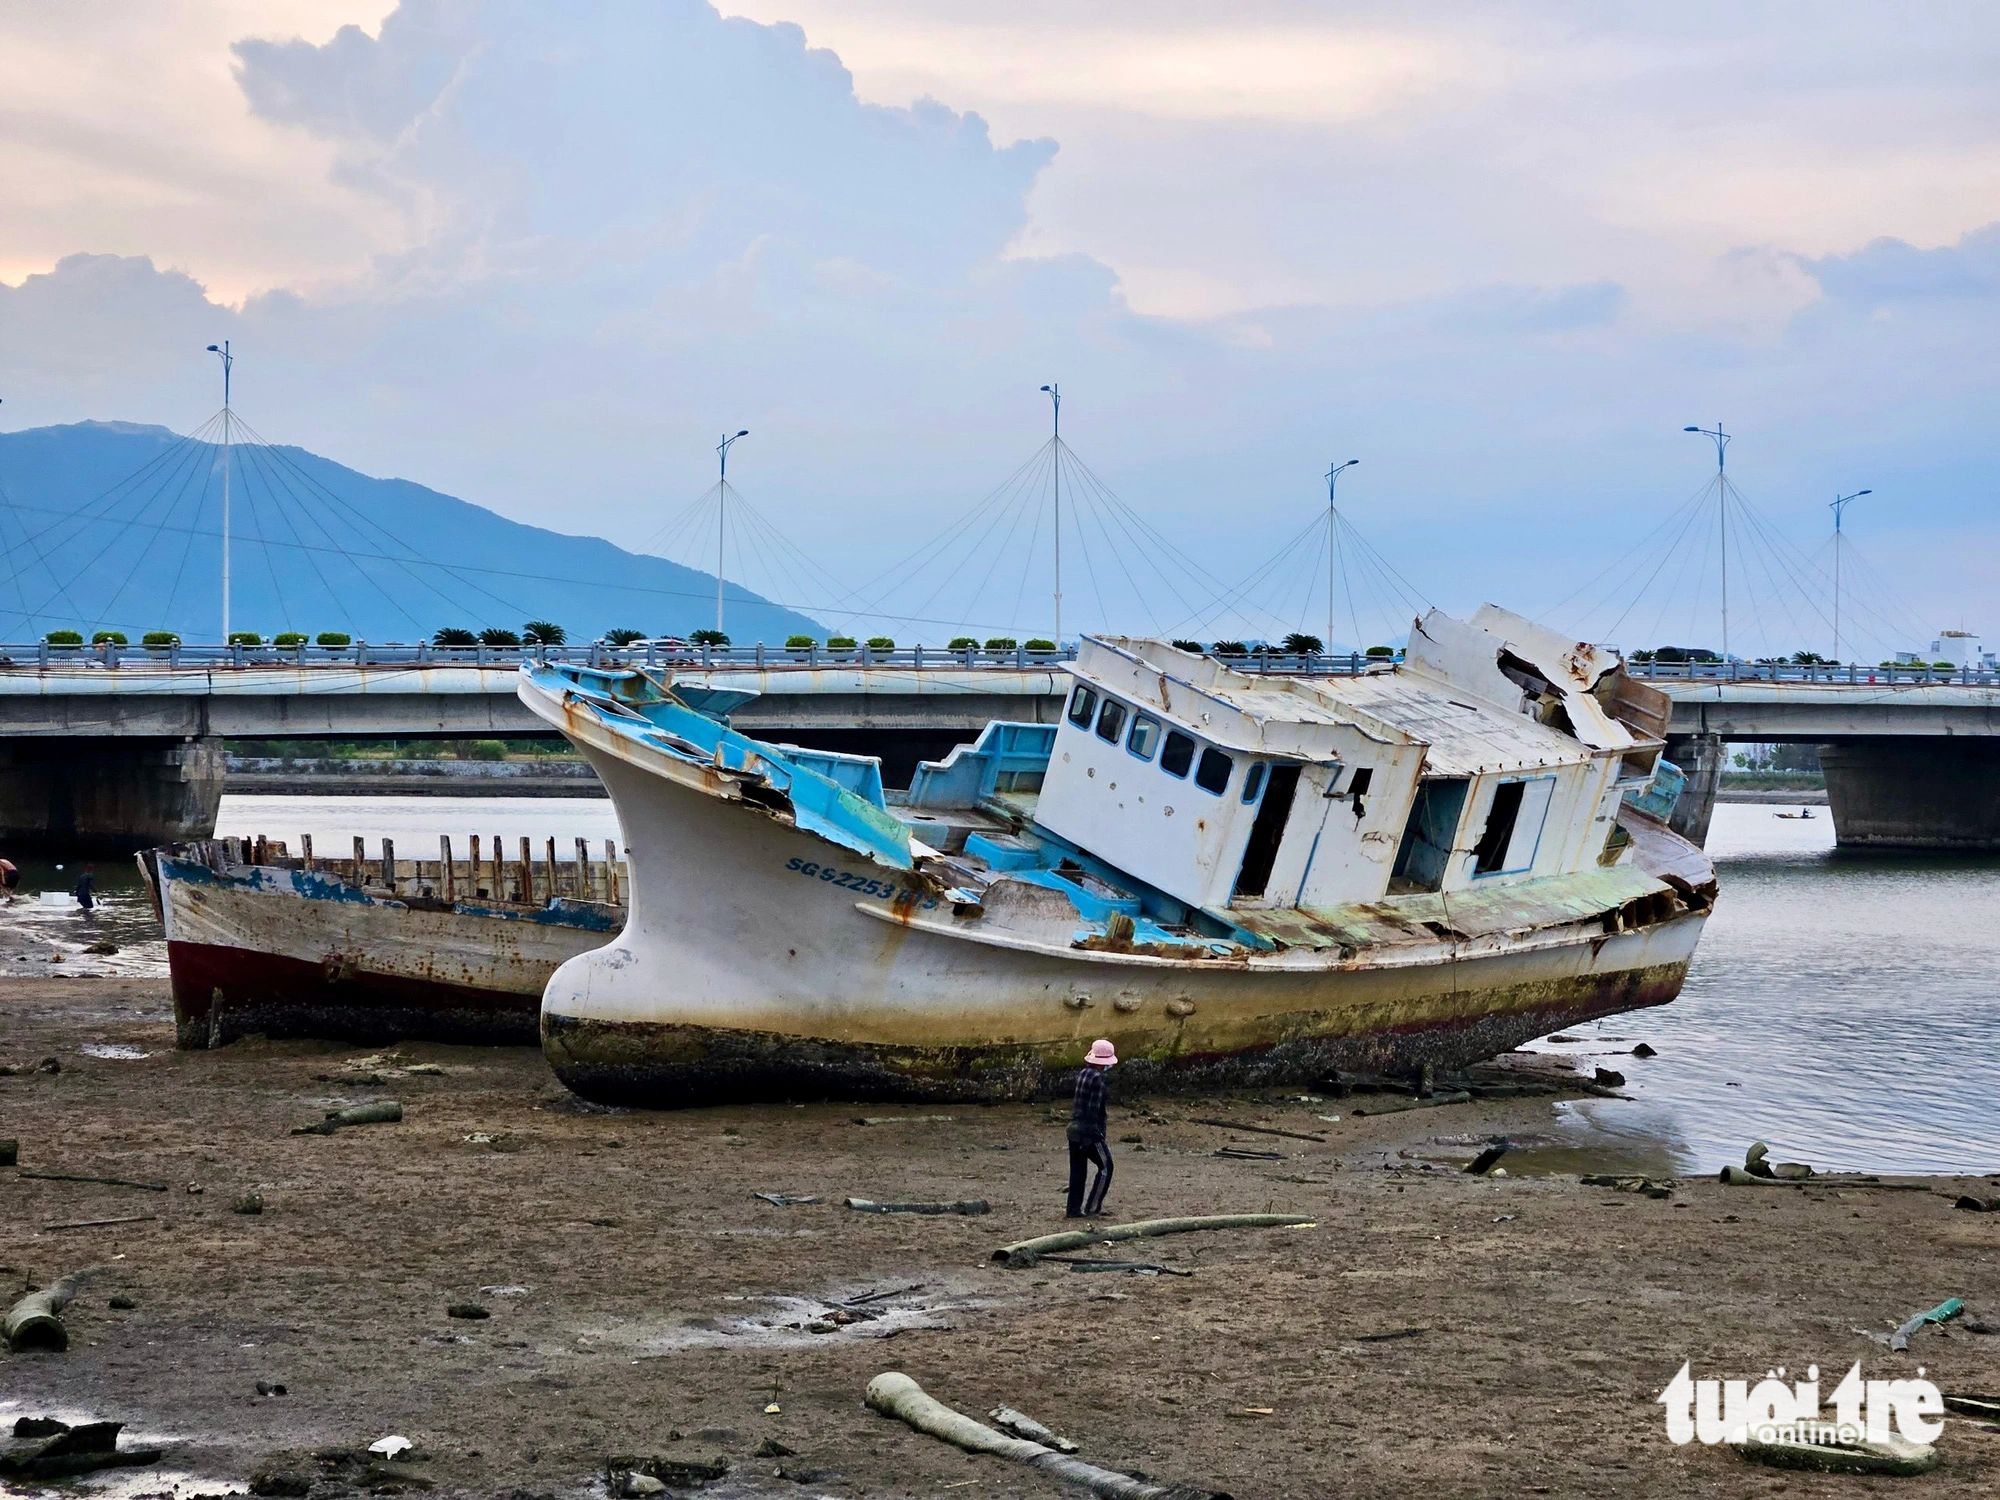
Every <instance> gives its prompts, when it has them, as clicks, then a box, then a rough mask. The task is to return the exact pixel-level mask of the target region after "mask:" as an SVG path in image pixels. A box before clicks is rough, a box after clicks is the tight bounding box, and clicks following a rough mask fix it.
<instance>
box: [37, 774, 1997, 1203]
mask: <svg viewBox="0 0 2000 1500" xmlns="http://www.w3.org/2000/svg"><path fill="white" fill-rule="evenodd" d="M1796 810H1797V809H1793V808H1772V807H1768V806H1723V807H1718V808H1717V809H1716V810H1715V825H1714V828H1713V830H1712V832H1711V834H1710V838H1709V853H1710V854H1711V855H1712V856H1713V857H1714V858H1715V860H1716V866H1717V870H1718V872H1719V874H1720V877H1721V884H1722V895H1721V899H1720V900H1719V902H1718V903H1717V906H1716V910H1715V915H1714V916H1713V917H1712V918H1711V920H1710V921H1709V924H1708V930H1707V932H1706V934H1705V935H1704V936H1703V938H1702V943H1701V948H1700V950H1699V951H1698V952H1697V954H1696V956H1695V962H1694V968H1693V970H1692V971H1691V972H1690V974H1689V976H1688V982H1687V987H1686V988H1685V990H1683V992H1682V994H1681V998H1680V999H1679V1000H1677V1001H1675V1002H1674V1004H1672V1005H1669V1006H1664V1007H1662V1008H1660V1009H1657V1010H1650V1011H1640V1012H1636V1013H1634V1014H1631V1015H1625V1016H1615V1017H1613V1018H1612V1019H1610V1020H1608V1021H1604V1022H1600V1023H1598V1024H1596V1025H1594V1026H1586V1027H1580V1028H1575V1029H1573V1030H1571V1031H1568V1032H1565V1033H1563V1035H1564V1036H1566V1037H1575V1038H1577V1040H1576V1041H1574V1042H1554V1041H1550V1042H1544V1043H1541V1044H1538V1045H1539V1046H1541V1047H1543V1048H1545V1049H1546V1050H1549V1051H1553V1052H1559V1053H1562V1054H1565V1055H1573V1056H1575V1057H1577V1058H1578V1060H1579V1062H1580V1063H1582V1064H1583V1065H1585V1066H1588V1065H1589V1063H1590V1061H1591V1060H1593V1059H1594V1060H1595V1061H1597V1062H1600V1063H1602V1064H1603V1065H1604V1066H1607V1067H1614V1068H1617V1069H1618V1070H1619V1071H1621V1072H1623V1073H1624V1074H1625V1076H1626V1078H1627V1079H1628V1080H1629V1082H1628V1086H1627V1089H1626V1092H1628V1093H1630V1094H1632V1095H1633V1096H1634V1102H1629V1103H1628V1102H1621V1101H1615V1100H1588V1101H1585V1102H1582V1103H1579V1104H1574V1105H1565V1106H1563V1107H1562V1110H1561V1116H1562V1122H1561V1124H1560V1126H1559V1128H1558V1129H1557V1130H1556V1131H1555V1132H1554V1139H1553V1140H1552V1141H1551V1143H1550V1144H1549V1145H1547V1146H1545V1147H1542V1148H1539V1149H1536V1150H1531V1151H1526V1152H1523V1153H1519V1154H1518V1160H1519V1162H1520V1165H1521V1166H1523V1167H1528V1168H1530V1169H1532V1168H1533V1167H1535V1166H1537V1165H1539V1166H1541V1167H1543V1168H1545V1169H1549V1170H1577V1169H1579V1168H1583V1169H1587V1170H1601V1169H1603V1168H1605V1167H1607V1166H1614V1165H1625V1166H1629V1167H1631V1168H1632V1169H1634V1170H1643V1171H1654V1172H1662V1173H1688V1172H1697V1171H1699V1172H1708V1171H1713V1170H1715V1169H1716V1168H1717V1167H1719V1166H1721V1165H1722V1164H1723V1163H1724V1162H1729V1161H1741V1160H1742V1155H1743V1149H1744V1147H1745V1146H1746V1145H1747V1144H1748V1143H1749V1142H1751V1141H1753V1140H1760V1139H1761V1140H1765V1141H1769V1142H1770V1143H1771V1148H1772V1152H1773V1155H1774V1156H1776V1157H1778V1158H1779V1159H1784V1160H1801V1161H1810V1162H1812V1163H1814V1164H1815V1165H1817V1166H1820V1167H1825V1168H1845V1169H1855V1170H1870V1171H1889V1172H1898V1171H1900V1172H1919V1171H1923V1172H1988V1171H2000V1046H1996V1039H2000V1027H1996V1025H1995V1017H1996V1016H2000V858H1984V859H1959V858H1880V857H1872V856H1871V857H1860V856H1851V855H1841V854H1837V853H1835V852H1834V849H1833V824H1832V822H1831V821H1830V820H1829V819H1828V817H1827V815H1826V809H1824V808H1820V809H1818V810H1817V816H1816V817H1815V818H1814V819H1813V820H1812V821H1810V822H1806V821H1794V820H1788V819H1783V818H1778V817H1775V816H1774V813H1776V812H1781V811H1796ZM220 831H221V832H222V833H225V834H258V833H262V834H266V835H268V836H270V837H272V838H283V839H285V840H287V841H288V842H289V843H291V845H292V847H293V848H295V849H296V847H297V839H298V836H299V835H300V834H301V833H310V834H312V835H313V840H314V842H315V843H316V844H317V845H319V847H320V848H321V849H323V850H325V851H326V852H328V853H332V852H334V851H335V850H341V851H343V852H344V851H345V849H346V847H347V844H348V840H349V839H350V838H351V837H352V836H353V835H354V834H361V835H363V836H365V837H366V838H367V839H368V840H369V844H370V852H371V853H373V852H374V851H375V847H376V841H377V840H379V839H380V838H382V837H383V836H384V835H387V836H388V837H390V838H392V839H394V840H395V841H396V852H397V853H398V854H399V855H401V856H403V857H405V858H410V857H416V856H422V857H426V858H429V857H434V854H433V851H434V850H435V849H436V848H437V839H438V836H439V835H440V834H449V835H451V838H452V843H453V847H454V849H455V850H459V851H461V852H462V851H463V849H464V839H465V837H466V836H467V835H468V834H471V833H478V834H480V835H481V836H482V839H490V838H493V837H494V836H496V835H497V836H499V837H501V838H502V839H504V840H505V841H506V844H505V847H507V848H510V849H512V848H515V847H517V846H518V840H519V839H520V838H521V837H522V836H523V835H525V836H527V837H528V838H530V839H532V840H534V842H535V847H536V848H537V850H539V849H540V848H541V846H542V841H543V840H544V839H546V838H551V837H552V838H554V839H555V840H556V846H557V849H558V851H559V852H560V853H561V854H562V855H564V856H567V855H569V854H570V853H571V851H573V849H574V847H575V844H574V841H575V840H576V839H577V838H579V837H582V838H587V839H589V840H590V841H591V847H592V850H593V852H595V851H599V850H601V849H602V847H603V841H604V840H605V839H607V838H617V837H618V823H617V818H616V816H615V814H614V813H613V811H612V807H611V804H610V803H609V802H608V801H605V800H603V799H601V798H575V799H571V798H536V797H521V798H499V797H479V798H464V799H461V798H446V797H240V796H231V797H225V798H223V802H222V816H221V820H220ZM64 864H65V867H64V868H63V869H61V870H58V869H56V868H55V867H54V866H53V865H52V864H36V863H32V862H29V863H26V864H24V872H25V877H26V878H25V879H24V880H23V882H22V889H23V891H24V892H30V893H32V892H36V891H39V890H45V889H46V890H67V889H68V888H69V884H70V882H71V880H72V879H73V878H74V875H75V871H76V868H77V866H76V864H75V863H74V862H73V861H65V862H64ZM130 870H131V866H130V865H129V863H127V862H125V861H117V860H100V861H99V862H98V887H99V890H100V891H101V892H102V893H103V895H104V905H103V907H102V908H101V909H100V911H99V912H98V914H97V915H96V916H95V917H94V918H85V917H83V916H82V915H80V914H78V913H76V912H72V911H48V910H44V909H42V908H39V907H33V906H29V905H28V904H26V903H25V902H24V903H23V904H22V905H19V906H15V907H11V908H0V960H4V961H6V962H7V963H8V966H9V967H10V968H12V969H13V972H15V973H24V972H29V973H34V972H39V973H69V974H75V973H78V972H83V971H93V972H102V973H164V972H165V953H164V945H163V944H162V943H160V941H159V931H158V927H157V924H155V923H153V921H152V917H151V913H150V911H149V910H147V909H146V907H145V903H144V900H143V897H142V895H141V893H140V890H139V887H138V882H137V880H136V878H135V877H134V876H133V875H132V874H131V873H129V872H130ZM107 937H108V938H110V939H112V940H113V941H115V942H116V943H117V945H118V946H119V949H120V951H119V953H118V954H116V955H113V956H94V955H90V954H88V953H87V952H86V951H85V950H86V948H87V946H88V945H89V944H91V943H93V942H97V941H100V940H101V939H104V938H107ZM58 952H60V953H62V954H63V955H64V958H65V963H64V965H63V966H62V967H61V968H56V967H53V966H52V963H51V960H52V958H53V955H54V954H55V953H58ZM1640 1041H1644V1042H1647V1043H1649V1044H1650V1045H1652V1046H1653V1047H1655V1048H1657V1049H1658V1050H1659V1056H1657V1057H1655V1058H1651V1059H1648V1060H1643V1061H1642V1060H1641V1059H1638V1058H1634V1057H1631V1056H1629V1055H1628V1054H1629V1053H1630V1050H1631V1048H1632V1046H1633V1045H1634V1044H1635V1043H1637V1042H1640Z"/></svg>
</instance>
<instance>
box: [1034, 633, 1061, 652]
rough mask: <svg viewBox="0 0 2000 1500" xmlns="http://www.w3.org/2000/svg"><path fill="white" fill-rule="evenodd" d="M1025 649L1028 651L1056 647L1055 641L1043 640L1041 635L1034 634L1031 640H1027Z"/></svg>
mask: <svg viewBox="0 0 2000 1500" xmlns="http://www.w3.org/2000/svg"><path fill="white" fill-rule="evenodd" d="M1027 649H1028V650H1030V651H1053V650H1055V649H1056V643H1055V642H1054V641H1050V640H1044V639H1043V638H1042V637H1041V636H1036V637H1035V638H1034V639H1033V640H1032V641H1029V642H1028V646H1027Z"/></svg>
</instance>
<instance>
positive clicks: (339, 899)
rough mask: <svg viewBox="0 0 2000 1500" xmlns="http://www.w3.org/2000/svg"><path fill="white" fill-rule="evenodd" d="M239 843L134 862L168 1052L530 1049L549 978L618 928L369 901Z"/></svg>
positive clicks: (469, 905) (160, 853) (355, 889)
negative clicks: (141, 883) (168, 996)
mask: <svg viewBox="0 0 2000 1500" xmlns="http://www.w3.org/2000/svg"><path fill="white" fill-rule="evenodd" d="M239 842H240V841H236V840H228V841H224V840H215V841H210V842H208V843H205V844H198V845H182V846H176V847H173V848H168V849H161V850H155V851H150V852H149V853H148V854H147V855H146V856H144V857H143V858H142V866H141V867H142V869H143V870H144V871H145V873H146V875H147V877H148V879H149V881H150V882H151V883H152V885H153V889H154V894H155V898H156V900H157V903H158V907H159V912H160V917H161V921H162V923H163V925H164V926H165V928H166V934H167V964H168V969H169V973H170V976H171V984H172V990H173V1001H174V1026H175V1039H176V1041H177V1043H178V1044H179V1045H180V1046H182V1047H189V1048H202V1047H215V1046H220V1045H222V1044H224V1043H226V1042H230V1041H233V1040H235V1039H236V1038H238V1037H240V1036H244V1035H249V1034H259V1033H261V1034H263V1035H267V1036H286V1037H299V1036H310V1037H327V1038H332V1039H337V1040H344V1041H353V1042H360V1043H364V1044H368V1045H384V1044H387V1043H391V1042H396V1041H402V1040H406V1039H409V1040H428V1041H442V1042H458V1043H471V1044H477V1045H488V1046H508V1045H511V1046H532V1045H534V1044H535V1043H536V1042H537V1041H538V1039H539V1035H540V1033H539V1013H540V1007H541V997H542V991H543V989H544V987H545V986H546V985H547V982H548V979H549V976H550V975H551V974H553V973H554V972H555V970H556V969H557V968H558V967H559V966H560V965H561V964H562V963H564V962H565V961H566V960H568V959H570V958H573V957H575V956H576V955H577V954H580V953H583V952H586V951H588V950H590V949H591V948H594V947H597V946H599V945H601V944H602V943H603V942H604V941H605V940H606V939H607V938H609V937H613V936H615V935H616V934H617V932H618V929H619V927H620V926H621V925H622V919H623V913H622V910H621V909H620V908H618V907H617V906H615V905H613V904H610V903H606V902H591V901H582V900H572V899H566V898H562V897H555V898H551V899H549V900H547V901H545V902H543V903H541V904H539V905H537V904H535V903H533V902H531V901H523V902H507V901H494V900H485V899H480V898H478V897H474V898H472V899H468V900H462V901H461V900H443V899H440V898H439V897H438V896H437V895H436V894H435V893H434V891H435V884H436V883H435V881H433V882H432V885H431V886H430V887H424V886H421V885H417V886H416V888H415V889H405V890H404V891H402V892H401V893H400V894H399V893H397V892H395V891H394V890H391V889H388V888H383V889H379V890H371V889H369V888H368V886H367V885H366V883H365V882H361V881H356V880H354V879H353V878H352V877H351V872H349V873H348V874H345V875H344V874H342V873H338V872H336V871H334V870H330V869H327V868H324V867H322V868H318V869H312V870H306V869H301V868H300V867H299V865H298V863H297V862H296V861H286V860H283V859H282V858H280V857H277V856H271V855H266V856H265V861H264V862H262V863H259V862H257V861H256V859H255V858H254V856H248V857H245V856H247V851H245V855H238V854H237V847H238V846H239ZM406 863H414V862H406ZM370 873H373V872H372V870H371V872H370ZM418 878H419V877H417V876H415V875H412V876H409V877H406V879H405V881H404V882H403V883H404V884H406V885H414V884H415V882H416V880H417V879H418ZM427 890H428V891H430V892H431V893H429V894H426V891H427Z"/></svg>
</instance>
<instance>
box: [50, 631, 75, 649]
mask: <svg viewBox="0 0 2000 1500" xmlns="http://www.w3.org/2000/svg"><path fill="white" fill-rule="evenodd" d="M42 639H43V640H45V641H47V642H48V643H49V644H50V645H51V646H81V645H82V644H83V636H82V634H81V632H79V631H75V630H51V631H50V632H49V633H48V634H47V635H45V636H43V637H42Z"/></svg>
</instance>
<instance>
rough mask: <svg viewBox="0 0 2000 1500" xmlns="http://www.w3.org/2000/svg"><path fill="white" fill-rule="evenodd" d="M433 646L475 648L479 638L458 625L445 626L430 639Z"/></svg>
mask: <svg viewBox="0 0 2000 1500" xmlns="http://www.w3.org/2000/svg"><path fill="white" fill-rule="evenodd" d="M431 644H432V645H433V646H476V645H478V644H479V637H478V636H476V635H474V634H473V633H472V632H471V631H469V630H466V629H464V628H463V627H461V626H458V625H447V626H445V627H444V628H443V629H442V630H440V631H439V632H438V633H437V634H436V635H434V636H432V637H431Z"/></svg>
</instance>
